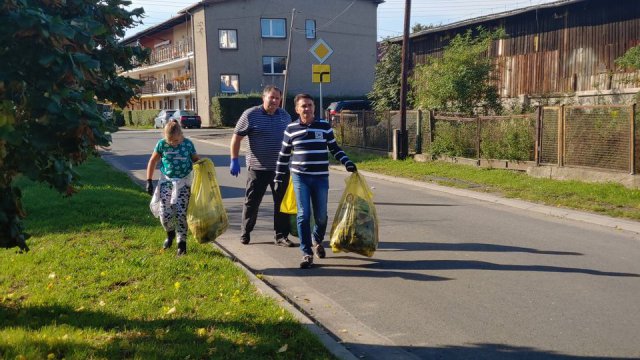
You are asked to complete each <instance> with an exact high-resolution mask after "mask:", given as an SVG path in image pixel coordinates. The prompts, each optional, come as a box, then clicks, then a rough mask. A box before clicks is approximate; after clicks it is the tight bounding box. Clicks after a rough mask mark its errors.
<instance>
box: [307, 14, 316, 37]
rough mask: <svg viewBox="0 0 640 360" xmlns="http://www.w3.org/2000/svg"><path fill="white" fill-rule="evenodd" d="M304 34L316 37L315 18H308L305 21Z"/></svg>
mask: <svg viewBox="0 0 640 360" xmlns="http://www.w3.org/2000/svg"><path fill="white" fill-rule="evenodd" d="M304 36H305V37H306V38H307V39H315V38H316V21H315V20H313V19H306V20H305V21H304Z"/></svg>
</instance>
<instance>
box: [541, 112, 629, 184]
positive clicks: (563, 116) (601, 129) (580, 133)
mask: <svg viewBox="0 0 640 360" xmlns="http://www.w3.org/2000/svg"><path fill="white" fill-rule="evenodd" d="M637 124H638V116H637V114H636V106H635V105H593V106H558V107H545V108H544V111H543V112H542V120H541V127H540V132H541V139H542V141H541V144H540V145H541V146H540V163H542V164H553V165H558V166H574V167H590V168H597V169H604V170H611V171H625V172H630V173H637V172H638V171H639V170H640V169H638V165H637V163H638V161H637V159H638V158H639V156H640V154H639V153H638V151H639V149H638V146H637V144H638V141H639V139H638V138H639V135H638V130H637V127H638V126H637Z"/></svg>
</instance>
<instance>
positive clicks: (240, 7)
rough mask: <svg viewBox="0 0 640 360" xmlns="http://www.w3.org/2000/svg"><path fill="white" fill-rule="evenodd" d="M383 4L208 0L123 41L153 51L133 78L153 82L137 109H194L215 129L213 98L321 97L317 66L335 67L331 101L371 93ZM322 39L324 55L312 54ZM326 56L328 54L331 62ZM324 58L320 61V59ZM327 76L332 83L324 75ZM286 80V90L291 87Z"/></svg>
mask: <svg viewBox="0 0 640 360" xmlns="http://www.w3.org/2000/svg"><path fill="white" fill-rule="evenodd" d="M381 2H382V1H379V0H323V1H313V0H279V1H277V2H266V1H264V0H206V1H201V2H199V3H195V4H193V5H192V6H189V7H187V8H185V9H184V10H181V11H180V12H179V15H178V16H176V17H174V18H172V19H170V20H168V21H166V22H164V23H162V24H159V25H156V26H154V27H152V28H149V29H146V30H144V31H141V32H139V33H137V34H135V35H133V36H131V37H129V38H126V39H124V40H123V42H124V43H125V44H136V43H137V44H141V45H142V46H144V47H146V48H149V49H150V50H151V54H152V55H151V59H150V61H149V62H148V63H145V64H141V66H140V67H138V68H136V69H134V70H132V71H129V72H127V73H126V75H128V76H130V77H133V78H136V79H141V80H145V81H146V83H145V86H144V87H143V88H142V90H141V93H140V98H139V99H138V100H136V101H135V102H134V103H133V105H132V108H134V109H142V110H144V109H147V110H148V109H158V110H161V109H178V108H179V109H192V110H195V111H196V112H198V114H199V115H200V116H201V118H202V125H203V126H210V125H211V120H210V114H209V113H210V111H209V109H210V106H211V98H212V97H214V96H219V95H226V94H238V93H254V92H260V91H261V89H262V88H263V87H264V86H266V85H269V84H274V85H276V86H278V87H280V88H282V89H286V91H287V93H288V94H290V95H293V94H296V93H300V92H306V93H310V94H312V95H314V96H318V95H319V93H320V84H318V83H314V82H313V81H312V75H313V74H312V68H313V65H318V64H321V63H322V64H323V65H329V69H330V82H326V83H323V84H322V93H323V96H333V97H340V96H345V97H348V96H363V95H365V94H366V93H368V92H369V91H371V87H372V85H373V80H374V73H375V64H376V38H377V35H376V27H377V20H376V15H377V7H378V4H379V3H381ZM319 42H321V43H322V45H321V47H320V48H319V50H317V51H315V52H314V53H312V52H311V51H310V50H311V49H312V47H313V46H314V45H317V44H318V43H319ZM323 56H324V57H323ZM318 57H320V60H322V62H321V61H320V60H319V59H318ZM323 79H325V80H326V79H327V78H323ZM285 81H286V86H285Z"/></svg>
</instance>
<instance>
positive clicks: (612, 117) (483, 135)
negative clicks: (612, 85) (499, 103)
mask: <svg viewBox="0 0 640 360" xmlns="http://www.w3.org/2000/svg"><path fill="white" fill-rule="evenodd" d="M639 112H640V111H638V109H637V107H636V106H635V105H599V106H545V107H542V108H540V109H539V112H536V113H530V114H523V115H510V116H492V117H488V116H483V117H463V116H459V115H455V114H436V113H430V112H427V111H415V110H411V111H407V117H406V126H407V136H408V145H409V152H410V153H414V152H415V153H428V154H430V155H431V156H437V155H448V156H453V157H463V158H470V159H476V160H480V159H495V160H516V161H536V162H537V163H539V164H543V165H557V166H578V167H591V168H597V169H604V170H610V171H628V172H631V173H638V172H640V120H639V119H638V118H639V116H638V113H639ZM334 129H335V133H336V137H337V138H338V141H339V143H340V144H341V145H347V146H352V147H359V148H363V149H374V150H381V151H386V152H391V151H393V136H394V129H400V112H399V111H386V112H373V111H359V112H351V113H343V114H340V119H339V121H338V122H336V123H335V124H334ZM536 150H537V151H536Z"/></svg>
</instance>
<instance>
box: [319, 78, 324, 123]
mask: <svg viewBox="0 0 640 360" xmlns="http://www.w3.org/2000/svg"><path fill="white" fill-rule="evenodd" d="M318 113H319V114H320V116H319V117H320V119H322V118H324V114H323V113H324V107H323V106H322V81H320V110H319V111H318Z"/></svg>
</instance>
